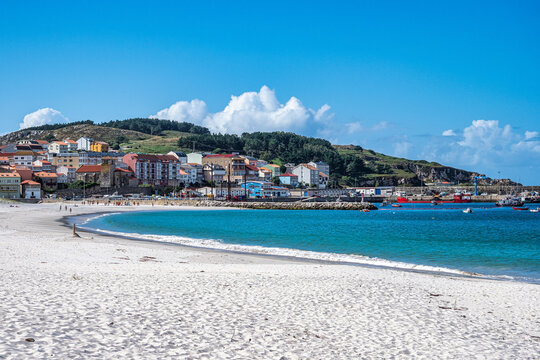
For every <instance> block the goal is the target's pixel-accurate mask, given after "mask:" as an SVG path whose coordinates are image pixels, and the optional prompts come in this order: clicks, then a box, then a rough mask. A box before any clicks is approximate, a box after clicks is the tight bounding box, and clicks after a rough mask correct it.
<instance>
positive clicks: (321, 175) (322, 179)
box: [319, 171, 328, 189]
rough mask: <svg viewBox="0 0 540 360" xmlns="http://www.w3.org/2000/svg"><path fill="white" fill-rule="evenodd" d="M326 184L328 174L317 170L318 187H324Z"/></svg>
mask: <svg viewBox="0 0 540 360" xmlns="http://www.w3.org/2000/svg"><path fill="white" fill-rule="evenodd" d="M327 186H328V175H326V174H325V173H323V172H322V171H319V189H326V188H327Z"/></svg>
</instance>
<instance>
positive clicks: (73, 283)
mask: <svg viewBox="0 0 540 360" xmlns="http://www.w3.org/2000/svg"><path fill="white" fill-rule="evenodd" d="M58 208H59V205H58V204H38V205H18V207H16V208H15V207H10V206H9V205H8V204H0V283H1V284H2V286H0V324H2V326H0V359H44V358H59V359H113V358H116V359H127V358H140V359H163V358H171V359H360V358H365V359H381V358H444V359H471V358H487V359H533V358H538V357H539V356H540V318H539V316H540V313H539V306H538V304H539V303H540V286H538V285H534V284H527V283H520V282H511V281H495V280H486V279H476V278H467V277H465V278H464V277H453V276H441V275H433V274H427V273H425V274H424V273H414V272H406V271H400V270H392V269H383V268H366V267H361V266H350V265H339V264H327V263H322V262H314V261H303V260H301V259H298V260H294V259H286V258H279V257H271V256H260V255H252V254H238V253H232V252H224V251H218V250H206V249H195V248H189V247H185V246H177V245H163V244H158V243H151V242H140V241H133V240H128V239H123V238H118V237H113V236H106V235H100V234H95V233H89V232H84V231H79V235H80V237H73V236H72V234H71V230H70V229H69V227H67V226H66V225H65V224H64V223H62V221H61V219H62V217H64V216H67V215H77V214H92V213H98V212H102V211H110V210H114V211H133V210H141V208H136V209H134V208H128V207H125V208H113V209H111V208H108V207H105V206H78V207H75V208H73V212H72V213H69V212H66V211H58ZM158 208H160V207H154V208H153V209H158ZM167 208H171V207H167ZM144 209H152V208H151V207H147V208H144ZM183 209H188V208H187V207H183ZM198 210H204V209H200V208H198Z"/></svg>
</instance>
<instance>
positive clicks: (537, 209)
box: [529, 208, 540, 212]
mask: <svg viewBox="0 0 540 360" xmlns="http://www.w3.org/2000/svg"><path fill="white" fill-rule="evenodd" d="M529 211H530V212H540V208H536V209H529Z"/></svg>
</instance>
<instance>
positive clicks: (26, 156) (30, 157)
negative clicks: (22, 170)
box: [13, 150, 36, 167]
mask: <svg viewBox="0 0 540 360" xmlns="http://www.w3.org/2000/svg"><path fill="white" fill-rule="evenodd" d="M35 158H36V154H35V153H34V152H33V151H30V150H26V151H24V150H23V151H17V152H16V153H15V155H14V156H13V164H14V165H23V166H30V167H32V162H33V161H34V160H35Z"/></svg>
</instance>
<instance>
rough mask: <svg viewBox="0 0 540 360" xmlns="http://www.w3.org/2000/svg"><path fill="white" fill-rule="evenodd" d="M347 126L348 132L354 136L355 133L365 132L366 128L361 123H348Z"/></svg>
mask: <svg viewBox="0 0 540 360" xmlns="http://www.w3.org/2000/svg"><path fill="white" fill-rule="evenodd" d="M345 126H346V127H347V132H348V133H349V134H354V133H357V132H360V131H362V130H364V127H363V126H362V123H361V122H360V121H355V122H352V123H347V124H345Z"/></svg>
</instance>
